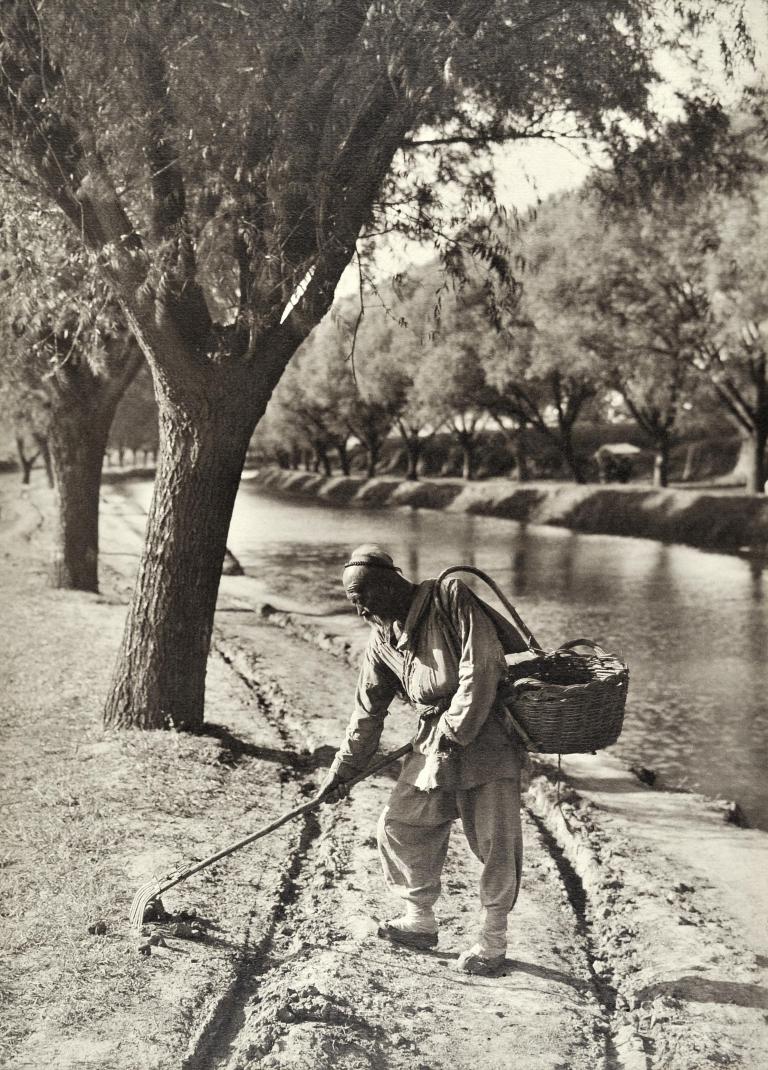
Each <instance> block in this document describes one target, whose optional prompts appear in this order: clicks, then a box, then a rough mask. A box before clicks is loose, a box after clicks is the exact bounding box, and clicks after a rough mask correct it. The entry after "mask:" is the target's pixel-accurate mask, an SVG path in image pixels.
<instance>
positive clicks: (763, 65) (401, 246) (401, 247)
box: [339, 0, 768, 294]
mask: <svg viewBox="0 0 768 1070" xmlns="http://www.w3.org/2000/svg"><path fill="white" fill-rule="evenodd" d="M745 15H746V18H747V23H748V25H749V28H750V31H751V34H752V38H753V41H754V43H755V48H756V57H755V67H754V68H751V67H746V66H742V67H741V68H737V69H736V70H735V72H734V82H733V84H730V85H729V84H728V83H727V82H726V79H725V77H724V75H723V73H722V65H721V61H720V57H719V51H718V47H717V41H716V37H715V35H714V34H713V35H711V37H710V38H709V39H706V40H705V41H704V42H703V44H702V54H703V59H704V63H705V66H706V68H707V69H708V82H707V84H708V85H711V87H712V88H713V89H714V90H715V91H716V92H717V94H718V95H719V96H720V97H721V99H723V100H724V101H726V102H727V101H729V100H730V101H733V102H735V101H736V99H737V98H738V95H739V92H740V90H741V89H742V88H743V86H744V85H745V84H747V83H748V82H752V81H755V80H756V79H757V78H759V77H760V76H761V75H762V76H763V77H768V0H746V4H745ZM655 62H656V67H657V69H658V71H659V74H660V75H661V83H660V85H659V86H658V88H657V89H656V90H655V93H654V103H655V104H656V105H657V106H658V108H659V110H660V111H661V113H662V114H664V115H668V116H669V117H670V118H673V117H674V115H675V113H676V111H679V102H678V100H677V98H676V96H675V93H676V92H679V91H685V90H686V89H690V87H691V84H692V74H691V71H689V70H687V69H686V68H685V66H684V65H683V64H681V62H680V57H679V56H678V55H675V56H672V55H669V54H666V55H665V54H663V53H659V54H658V55H657V56H656V57H655ZM493 159H494V163H495V170H496V176H497V194H498V198H499V201H500V202H501V203H502V204H503V205H504V206H505V207H507V208H508V209H516V210H517V211H518V212H522V211H524V210H525V209H526V208H528V207H530V206H532V205H534V204H536V203H537V201H539V200H544V199H546V198H547V197H549V196H551V195H552V194H555V193H560V192H564V191H566V190H569V189H575V188H577V187H578V186H579V185H581V183H582V182H583V181H584V179H585V178H586V177H587V175H588V174H589V171H590V170H591V168H592V167H593V166H595V164H597V163H599V162H600V149H599V147H598V146H597V144H594V143H593V144H583V143H582V142H580V141H568V142H565V143H553V142H551V141H529V142H524V143H515V144H513V145H505V146H501V147H499V148H498V149H496V150H495V151H494V153H493ZM433 257H434V250H433V249H432V248H431V247H430V246H421V247H418V246H416V245H415V244H414V243H408V244H406V243H404V242H395V243H389V246H388V247H382V248H381V250H380V252H379V254H378V255H377V258H376V267H375V271H376V274H380V275H390V274H393V273H394V272H396V271H401V270H403V269H404V267H407V266H408V265H409V264H414V263H423V262H425V261H426V260H429V259H432V258H433ZM358 282H359V280H358V271H357V267H356V266H355V265H352V266H351V267H350V268H348V269H347V272H346V273H345V276H344V277H343V278H342V281H341V283H340V290H339V292H340V293H344V294H346V293H350V292H352V291H354V290H356V289H357V287H358Z"/></svg>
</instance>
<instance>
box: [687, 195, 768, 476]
mask: <svg viewBox="0 0 768 1070" xmlns="http://www.w3.org/2000/svg"><path fill="white" fill-rule="evenodd" d="M767 197H768V179H766V177H765V176H760V177H758V178H757V179H756V180H755V181H754V182H753V183H752V185H751V188H749V189H748V190H746V191H744V192H742V193H740V194H735V195H732V196H730V197H728V198H723V199H721V200H720V201H719V203H718V205H717V212H716V216H715V218H716V228H717V242H716V245H715V247H714V248H710V250H709V251H708V253H707V254H706V276H705V285H706V294H707V303H708V308H709V312H710V316H711V336H710V339H709V340H708V341H707V342H706V343H705V344H704V345H702V346H701V347H700V348H699V350H698V352H697V354H696V358H695V363H696V366H697V368H698V369H699V370H700V371H701V372H702V373H703V374H704V375H706V377H707V379H708V380H709V382H711V384H712V387H713V388H714V390H715V393H716V395H717V397H718V399H719V400H720V402H721V404H722V405H723V406H724V407H725V410H726V412H727V413H728V415H729V417H730V418H731V420H732V421H733V422H734V423H735V424H736V426H737V427H738V429H739V432H740V434H741V435H742V438H743V440H744V442H745V444H746V447H747V449H746V453H747V458H746V471H747V489H748V490H749V491H750V492H751V493H753V494H763V493H765V490H766V458H765V451H766V443H767V442H768V351H767V347H768V269H766V262H765V249H766V246H767V245H768V204H767V202H766V198H767Z"/></svg>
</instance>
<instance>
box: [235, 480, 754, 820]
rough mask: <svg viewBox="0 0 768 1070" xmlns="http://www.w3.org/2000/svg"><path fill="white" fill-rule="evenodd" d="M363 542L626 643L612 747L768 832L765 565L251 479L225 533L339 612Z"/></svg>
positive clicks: (261, 574)
mask: <svg viewBox="0 0 768 1070" xmlns="http://www.w3.org/2000/svg"><path fill="white" fill-rule="evenodd" d="M362 542H377V543H379V544H381V545H382V546H384V547H386V548H387V549H388V550H389V551H390V553H392V555H393V556H394V558H395V560H396V562H397V563H398V564H399V565H400V566H401V567H402V569H403V571H404V573H405V574H406V576H408V577H409V578H410V579H413V580H420V579H424V578H426V577H428V576H434V575H436V574H437V573H438V572H439V571H440V570H441V569H443V568H445V567H447V566H449V565H453V564H470V565H475V566H477V567H479V568H481V569H483V570H484V571H486V572H489V573H490V574H491V575H492V576H493V577H494V578H495V579H496V581H497V582H498V583H499V584H500V586H501V587H502V589H503V590H504V591H505V592H507V593H508V594H509V595H511V597H512V601H513V602H514V603H515V605H516V606H517V608H518V610H519V612H520V613H521V615H522V617H523V619H524V620H525V621H526V622H527V623H528V625H529V627H530V628H531V629H532V631H533V632H534V634H535V635H536V637H537V638H538V640H539V642H541V643H542V644H543V645H544V646H546V647H554V646H557V645H558V644H560V643H562V642H565V641H566V640H569V639H575V638H577V637H580V636H584V637H588V638H591V639H595V640H597V641H598V642H600V643H601V644H602V645H603V646H605V647H606V648H607V649H609V650H612V651H615V652H616V653H619V654H622V655H623V656H624V658H625V660H626V661H627V662H628V663H629V667H630V673H631V681H630V697H629V703H628V707H627V714H626V718H625V727H624V732H623V734H622V736H621V739H620V740H619V743H618V744H617V745H616V747H615V750H616V751H617V753H619V754H621V755H622V756H623V757H625V758H628V759H629V760H631V761H633V762H637V763H640V764H642V765H645V766H647V767H649V768H651V769H654V770H656V771H657V772H658V773H660V774H661V777H662V781H663V783H665V784H668V785H675V786H680V787H686V788H690V789H693V790H697V791H702V792H704V793H705V794H707V795H710V796H715V797H720V798H727V799H735V800H737V801H738V802H739V804H740V805H741V807H742V808H743V810H744V811H745V813H746V815H747V817H748V819H749V820H750V822H751V823H753V824H755V825H757V826H759V827H762V828H768V777H766V767H767V766H768V715H767V713H766V700H765V696H766V694H767V693H768V669H767V668H766V653H767V652H768V641H767V637H768V607H767V603H766V598H765V587H766V584H765V573H764V571H763V569H762V567H760V566H759V565H758V564H757V563H755V562H750V561H747V560H743V559H741V558H738V557H734V556H729V555H725V554H713V553H704V552H702V551H699V550H695V549H692V548H689V547H685V546H671V545H664V544H662V543H658V542H654V541H651V540H646V539H622V538H616V537H613V536H600V535H577V534H575V533H572V532H569V531H567V530H565V529H560V528H545V527H533V526H524V525H520V524H517V523H514V522H512V521H507V520H495V519H491V518H487V517H473V516H469V515H465V514H458V513H457V514H452V513H444V512H429V511H416V510H380V509H378V510H360V509H344V508H339V507H334V506H330V505H325V504H321V503H316V502H313V501H312V500H310V499H292V498H288V497H286V496H280V495H275V494H266V493H265V492H264V491H262V490H260V489H259V488H258V487H257V486H256V485H255V484H253V483H250V484H249V483H243V485H242V487H241V491H240V493H239V495H238V499H237V503H236V506H235V513H234V516H233V520H232V527H231V529H230V538H229V546H230V549H231V550H232V551H233V553H234V554H235V555H236V556H237V558H238V559H239V560H240V563H241V564H242V565H243V567H244V568H245V570H246V571H247V572H249V573H251V574H253V575H255V576H257V577H258V578H259V580H260V581H262V582H263V583H264V584H265V585H266V586H267V587H268V588H269V589H270V590H274V591H279V592H281V593H282V594H283V595H284V596H285V597H286V598H291V599H295V600H298V601H302V602H310V603H312V605H313V606H316V607H319V608H323V609H324V610H325V611H328V610H331V611H332V610H334V609H336V610H338V611H339V612H346V611H348V610H347V604H346V601H345V599H344V596H343V592H342V590H341V585H340V571H341V564H342V563H343V561H344V560H345V559H346V555H347V553H348V552H349V550H351V549H352V548H353V547H354V546H355V545H356V544H358V543H362ZM491 600H492V599H491ZM361 626H362V627H364V626H363V625H361Z"/></svg>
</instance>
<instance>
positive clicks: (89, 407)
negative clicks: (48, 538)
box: [46, 336, 142, 591]
mask: <svg viewBox="0 0 768 1070" xmlns="http://www.w3.org/2000/svg"><path fill="white" fill-rule="evenodd" d="M109 351H110V365H111V366H110V368H108V369H106V370H102V371H101V372H100V373H98V374H96V373H95V372H93V371H92V370H91V368H90V367H89V366H88V363H87V361H85V360H84V359H80V360H78V361H74V360H73V361H70V362H69V363H66V364H63V365H61V366H60V367H59V368H58V369H57V370H56V374H55V375H54V376H53V377H52V378H51V379H50V380H49V383H50V388H49V397H50V405H51V409H50V420H49V426H48V436H47V443H46V451H49V452H50V466H51V469H52V472H53V483H54V491H55V495H56V502H57V510H56V532H55V544H54V549H53V557H52V562H51V583H52V584H53V586H54V587H65V588H73V589H75V590H80V591H97V590H98V558H99V490H100V487H101V469H102V465H103V463H104V453H105V450H106V448H107V439H108V436H109V428H110V426H111V424H112V420H113V418H114V415H115V410H116V408H117V405H118V402H119V401H120V398H121V397H122V396H123V394H124V393H125V390H126V388H127V387H128V384H129V383H130V382H131V380H132V379H133V378H134V376H135V375H136V372H137V371H138V369H139V367H140V365H141V359H142V358H141V353H140V351H139V349H138V347H137V346H136V344H135V342H134V341H133V339H132V338H131V337H130V336H129V337H127V338H125V337H122V338H115V339H112V340H111V341H110V343H109ZM46 467H47V466H46Z"/></svg>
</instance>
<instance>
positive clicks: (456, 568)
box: [435, 565, 544, 654]
mask: <svg viewBox="0 0 768 1070" xmlns="http://www.w3.org/2000/svg"><path fill="white" fill-rule="evenodd" d="M452 572H471V573H472V575H473V576H479V578H480V579H481V580H483V581H484V582H485V583H487V584H488V586H489V587H490V588H491V590H492V591H493V593H494V594H495V595H496V597H497V598H498V600H499V601H500V602H501V604H502V605H503V606H504V608H505V609H506V611H507V613H509V615H510V617H511V618H512V620H513V622H514V625H515V627H516V628H517V630H518V631H519V632H520V634H521V635H522V637H523V639H524V640H525V641H526V643H527V644H528V646H529V647H530V648H531V650H535V651H536V653H537V654H543V653H544V649H543V647H541V646H540V645H539V643H538V642H537V640H536V638H535V636H534V634H533V632H532V631H531V629H530V628H529V627H528V625H527V624H526V623H525V621H524V620H523V618H522V617H521V616H520V614H519V613H518V612H517V610H516V609H515V607H514V606H513V605H512V603H511V602H510V601H509V599H508V598H507V596H506V595H505V594H504V592H503V591H502V590H501V588H500V587H499V585H498V584H497V583H496V581H495V580H493V579H491V577H490V576H489V575H488V574H487V573H486V572H483V571H482V569H479V568H475V566H474V565H451V566H450V568H444V569H443V571H442V572H441V573H440V575H439V576H438V577H437V579H436V581H435V584H436V586H437V587H438V588H439V587H440V584H441V582H442V581H443V580H444V579H445V578H446V576H450V574H451V573H452Z"/></svg>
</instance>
